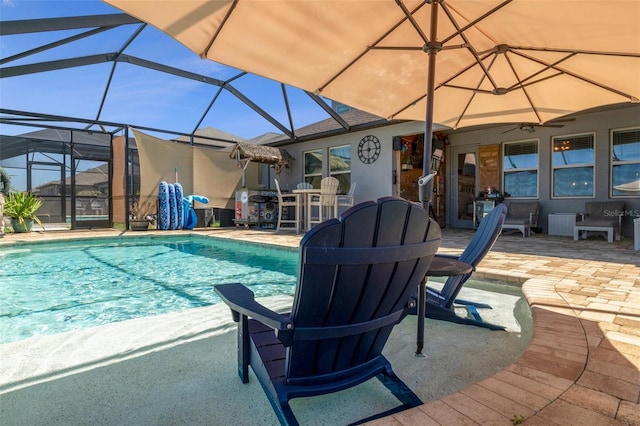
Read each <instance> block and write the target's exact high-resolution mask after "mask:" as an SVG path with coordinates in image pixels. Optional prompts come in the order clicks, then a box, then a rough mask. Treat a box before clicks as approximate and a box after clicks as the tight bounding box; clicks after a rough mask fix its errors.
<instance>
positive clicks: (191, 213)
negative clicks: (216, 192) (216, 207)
mask: <svg viewBox="0 0 640 426" xmlns="http://www.w3.org/2000/svg"><path fill="white" fill-rule="evenodd" d="M194 201H198V202H200V203H202V204H209V199H208V198H207V197H204V196H202V195H187V196H186V197H184V198H183V199H182V210H183V215H184V220H183V223H182V229H193V228H195V227H196V224H197V223H198V217H197V216H196V211H195V210H194V209H193V202H194Z"/></svg>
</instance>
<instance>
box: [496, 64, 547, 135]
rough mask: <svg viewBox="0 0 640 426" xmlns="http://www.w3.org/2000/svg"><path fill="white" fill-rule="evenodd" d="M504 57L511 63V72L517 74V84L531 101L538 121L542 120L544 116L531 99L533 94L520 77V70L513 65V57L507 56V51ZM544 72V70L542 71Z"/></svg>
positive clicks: (530, 103)
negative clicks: (541, 115) (539, 112)
mask: <svg viewBox="0 0 640 426" xmlns="http://www.w3.org/2000/svg"><path fill="white" fill-rule="evenodd" d="M504 58H505V59H506V60H507V63H508V64H509V68H511V72H513V75H515V76H516V81H517V82H518V83H516V86H519V87H520V88H521V89H522V93H524V96H525V97H526V98H527V102H529V105H531V110H532V111H533V113H534V114H535V115H536V118H537V119H538V123H541V122H542V118H540V114H538V109H537V108H536V106H535V105H534V103H533V101H532V100H531V96H529V92H527V89H526V86H525V85H524V84H522V83H523V81H522V80H521V79H520V76H519V75H518V72H517V71H516V69H515V67H514V66H513V62H511V58H509V56H507V54H506V53H505V55H504ZM540 72H542V71H540Z"/></svg>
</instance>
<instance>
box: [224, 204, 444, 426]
mask: <svg viewBox="0 0 640 426" xmlns="http://www.w3.org/2000/svg"><path fill="white" fill-rule="evenodd" d="M440 239H441V233H440V228H439V227H438V225H437V223H436V222H434V221H432V220H430V219H429V217H428V214H427V212H426V211H425V210H424V209H423V208H422V207H421V206H418V205H415V204H412V203H409V202H407V201H406V200H403V199H400V198H394V197H385V198H381V199H379V200H378V201H377V202H374V201H367V202H364V203H361V204H358V205H356V206H354V207H352V208H350V209H348V210H347V211H345V212H344V213H343V214H342V216H341V217H340V218H338V219H330V220H328V221H325V222H323V223H321V224H319V225H317V226H316V227H314V228H313V229H312V230H311V231H309V232H308V233H307V234H306V235H305V236H304V238H303V239H302V240H301V242H300V247H299V253H300V265H299V267H300V270H299V275H298V282H297V285H296V291H295V296H294V302H293V308H292V312H291V313H290V314H284V315H283V314H278V313H276V312H273V311H271V310H269V309H267V308H265V307H263V306H262V305H260V304H259V303H258V302H256V301H255V300H254V295H253V293H252V292H251V291H250V290H249V289H248V288H246V287H245V286H243V285H242V284H220V285H216V286H215V291H216V293H217V294H218V295H220V297H221V298H222V300H223V301H224V302H225V303H226V304H227V305H229V307H230V308H231V311H232V313H233V318H234V320H235V321H237V322H238V370H239V375H240V378H241V380H242V381H243V382H244V383H246V382H248V380H249V375H248V366H249V365H251V368H252V369H253V371H254V372H255V374H256V376H257V378H258V380H259V381H260V383H261V385H262V387H263V389H264V391H265V392H266V394H267V396H268V398H269V401H270V402H271V405H272V407H273V409H274V410H275V412H276V414H277V416H278V419H279V420H280V422H281V423H282V424H298V423H297V420H296V418H295V416H294V414H293V411H292V410H291V408H290V406H289V400H290V399H292V398H298V397H308V396H314V395H322V394H327V393H331V392H337V391H340V390H343V389H347V388H350V387H352V386H356V385H358V384H361V383H363V382H365V381H367V380H369V379H372V378H373V377H376V376H377V377H378V378H379V379H380V380H381V382H382V383H383V384H384V385H385V386H386V387H387V388H388V389H389V390H390V391H391V392H392V393H393V394H394V395H395V396H396V397H397V398H398V399H399V400H400V402H402V405H400V406H399V407H397V408H395V409H393V410H391V411H393V412H395V411H400V410H402V409H405V408H409V407H414V406H416V405H419V404H422V402H421V401H420V399H419V398H418V397H417V396H416V395H415V394H414V393H413V392H412V391H411V390H410V389H409V388H408V387H407V386H406V385H405V384H404V383H403V382H402V381H401V380H400V379H399V378H398V377H397V376H396V375H395V373H394V372H393V369H392V368H391V364H390V363H389V361H388V360H387V359H386V358H385V357H384V356H383V355H382V348H383V347H384V345H385V343H386V342H387V339H388V337H389V334H390V333H391V330H392V329H393V327H394V326H395V324H397V323H398V322H400V321H401V320H402V319H403V318H404V317H405V316H406V315H407V314H408V313H409V311H410V310H411V309H413V308H414V307H415V298H414V296H415V295H416V294H417V289H418V286H419V285H420V282H421V280H422V279H423V278H424V276H425V273H426V272H427V269H428V268H429V264H430V263H431V261H432V259H433V256H434V254H435V252H436V251H437V249H438V247H439V245H440ZM249 318H251V319H249ZM274 331H275V333H274ZM363 403H366V401H363ZM389 413H390V412H385V413H382V415H387V414H389ZM379 415H380V414H379ZM373 417H375V415H374V416H373Z"/></svg>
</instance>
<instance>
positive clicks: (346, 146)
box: [327, 144, 351, 194]
mask: <svg viewBox="0 0 640 426" xmlns="http://www.w3.org/2000/svg"><path fill="white" fill-rule="evenodd" d="M335 149H346V150H347V151H349V169H348V170H340V171H335V172H334V171H333V170H332V169H331V160H329V176H332V177H335V178H336V179H338V180H339V181H340V182H341V183H342V182H343V179H341V178H339V177H338V176H340V175H349V177H348V179H347V182H348V183H349V187H351V144H342V145H336V146H330V147H329V148H327V158H329V159H331V152H332V150H335ZM343 186H344V185H340V188H339V189H338V190H339V192H340V193H342V194H346V193H347V192H348V191H349V188H343Z"/></svg>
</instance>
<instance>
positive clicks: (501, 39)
mask: <svg viewBox="0 0 640 426" xmlns="http://www.w3.org/2000/svg"><path fill="white" fill-rule="evenodd" d="M104 1H106V2H107V3H109V4H111V5H113V6H115V7H117V8H119V9H121V10H123V11H124V12H126V13H127V14H129V15H132V16H135V17H136V18H139V19H140V20H142V21H145V22H147V23H149V24H151V25H153V26H155V27H157V28H159V29H160V30H162V31H163V32H165V33H167V34H168V35H170V36H171V37H173V38H175V39H176V40H178V41H180V42H181V43H182V44H184V45H185V46H187V47H188V48H189V49H191V50H193V51H194V52H196V53H197V54H198V55H200V56H201V57H202V58H208V59H211V60H214V61H217V62H219V63H223V64H226V65H229V66H232V67H235V68H238V69H241V70H245V71H249V72H252V73H254V74H257V75H261V76H264V77H267V78H270V79H273V80H277V81H280V82H283V83H286V84H289V85H291V86H295V87H299V88H302V89H305V90H307V91H310V92H313V93H316V94H320V95H322V96H325V97H327V98H330V99H332V100H335V101H340V102H342V103H345V104H347V105H350V106H352V107H355V108H358V109H361V110H364V111H367V112H369V113H372V114H376V115H379V116H382V117H388V118H390V119H409V120H420V121H422V120H424V121H425V123H426V124H425V136H426V137H425V150H424V152H425V153H430V152H431V146H432V145H431V141H432V131H433V123H434V122H436V123H439V124H442V125H446V126H449V127H452V128H459V127H465V126H471V125H479V124H486V123H510V122H516V123H537V124H538V123H545V122H548V121H549V120H553V119H554V118H557V117H560V116H563V115H565V114H569V113H573V112H576V111H581V110H584V109H588V108H591V107H596V106H600V105H607V104H613V103H620V102H638V98H639V97H640V2H639V1H637V0H611V1H606V2H603V1H589V0H580V1H578V0H565V1H562V0H555V1H544V0H446V1H445V0H431V1H426V0H344V1H319V0H318V1H311V0H310V1H303V0H269V1H258V0H245V1H243V0H235V1H206V0H190V1H183V2H178V1H172V2H167V1H163V0H147V1H139V0H104ZM429 157H430V156H429V155H428V154H426V155H425V156H424V163H423V164H424V166H423V169H424V170H423V173H424V175H426V174H428V173H429V168H430V158H429Z"/></svg>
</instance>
